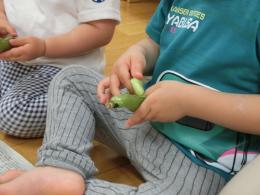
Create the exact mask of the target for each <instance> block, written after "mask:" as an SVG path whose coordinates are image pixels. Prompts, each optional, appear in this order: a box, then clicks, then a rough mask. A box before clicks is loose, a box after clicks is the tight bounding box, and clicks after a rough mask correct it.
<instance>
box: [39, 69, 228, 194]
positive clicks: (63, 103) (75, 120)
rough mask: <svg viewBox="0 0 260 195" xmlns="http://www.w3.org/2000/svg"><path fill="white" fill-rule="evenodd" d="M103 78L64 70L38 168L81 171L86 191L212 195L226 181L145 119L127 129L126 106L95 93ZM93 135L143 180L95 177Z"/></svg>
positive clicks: (53, 90) (52, 95)
mask: <svg viewBox="0 0 260 195" xmlns="http://www.w3.org/2000/svg"><path fill="white" fill-rule="evenodd" d="M101 79H102V76H101V75H100V74H98V73H96V72H94V71H92V70H90V69H87V68H85V67H81V66H73V67H66V68H64V69H63V70H62V71H61V72H60V73H58V75H57V76H56V77H55V78H54V80H53V81H52V82H51V85H50V89H49V94H48V96H49V99H48V101H49V102H48V111H47V113H48V114H47V124H46V125H47V128H46V134H45V137H44V142H43V145H42V147H41V148H40V150H39V152H38V154H39V161H38V163H37V165H38V166H47V165H50V166H56V167H60V168H65V169H69V170H73V171H76V172H78V173H80V174H81V175H82V176H83V177H84V178H85V181H86V185H87V188H86V189H87V190H86V192H85V194H86V195H101V194H109V195H119V194H121V195H124V194H129V195H157V194H158V195H177V194H178V195H215V194H218V192H219V191H220V190H221V189H222V188H223V186H224V185H225V180H224V179H223V178H222V177H221V176H220V175H218V174H217V173H214V172H213V171H211V170H207V169H205V168H203V167H199V166H198V165H196V164H194V163H193V162H192V161H191V160H190V159H189V158H187V157H186V156H185V155H184V154H183V153H182V152H181V151H179V150H178V148H177V147H176V146H175V145H174V144H173V143H172V142H171V141H169V140H168V139H167V138H166V137H164V136H163V135H162V134H160V133H159V132H157V131H156V130H155V129H153V128H152V126H151V125H150V123H149V122H147V123H144V124H141V125H137V126H134V127H132V128H130V129H125V127H124V123H125V120H126V119H127V118H128V117H129V116H130V115H131V113H130V112H129V111H127V110H126V109H122V108H120V109H114V110H109V109H107V108H106V107H105V106H104V105H103V104H100V103H99V101H98V99H97V97H96V86H97V83H98V82H99V80H101ZM94 138H96V139H97V140H99V141H100V142H102V143H104V144H106V145H108V146H109V147H111V148H112V149H114V150H116V151H117V152H119V153H120V154H122V155H124V156H125V157H127V158H128V159H129V160H130V161H131V163H132V164H133V166H135V168H136V169H137V171H138V172H139V173H140V174H141V175H142V176H143V178H144V180H145V182H144V183H143V184H141V185H140V186H138V187H133V186H128V185H124V184H117V183H111V182H108V181H103V180H99V179H95V178H94V176H93V174H94V173H95V172H96V171H97V169H96V167H95V165H94V162H93V161H92V159H91V158H90V156H89V152H90V150H91V148H92V141H93V139H94Z"/></svg>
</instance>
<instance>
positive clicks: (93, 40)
mask: <svg viewBox="0 0 260 195" xmlns="http://www.w3.org/2000/svg"><path fill="white" fill-rule="evenodd" d="M116 24H117V22H116V21H114V20H97V21H94V22H90V23H82V24H80V25H79V26H77V27H76V28H74V29H73V30H72V31H70V32H68V33H64V34H61V35H57V36H53V37H49V38H47V39H46V40H43V39H40V38H37V37H32V36H28V37H18V38H16V39H12V40H10V44H11V45H12V46H13V48H12V49H11V50H9V51H7V52H4V53H1V54H0V58H1V59H7V60H15V61H28V60H32V59H35V58H37V57H42V56H45V57H49V58H64V57H74V56H79V55H82V54H84V53H86V52H88V51H90V50H92V49H95V48H98V47H101V46H104V45H106V44H107V43H108V42H109V41H110V40H111V38H112V35H113V33H114V29H115V26H116Z"/></svg>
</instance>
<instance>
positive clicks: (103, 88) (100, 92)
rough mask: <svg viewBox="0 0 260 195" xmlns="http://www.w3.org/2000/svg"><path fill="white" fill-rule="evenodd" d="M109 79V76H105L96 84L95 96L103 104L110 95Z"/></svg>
mask: <svg viewBox="0 0 260 195" xmlns="http://www.w3.org/2000/svg"><path fill="white" fill-rule="evenodd" d="M109 85H110V81H109V78H108V77H107V78H105V79H103V80H101V81H100V82H99V83H98V86H97V97H98V99H99V101H100V102H101V103H102V104H105V103H106V102H107V101H108V99H109V96H110V92H109Z"/></svg>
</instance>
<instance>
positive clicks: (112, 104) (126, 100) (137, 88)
mask: <svg viewBox="0 0 260 195" xmlns="http://www.w3.org/2000/svg"><path fill="white" fill-rule="evenodd" d="M131 84H132V87H133V89H134V93H135V94H129V93H123V94H120V95H118V96H114V97H112V98H111V99H110V101H109V103H108V104H107V107H108V108H121V107H125V108H127V109H129V110H130V111H132V112H134V111H135V110H136V109H137V108H138V107H139V106H140V105H141V103H142V102H143V101H144V99H145V95H144V88H143V82H142V81H140V80H138V79H136V78H132V79H131Z"/></svg>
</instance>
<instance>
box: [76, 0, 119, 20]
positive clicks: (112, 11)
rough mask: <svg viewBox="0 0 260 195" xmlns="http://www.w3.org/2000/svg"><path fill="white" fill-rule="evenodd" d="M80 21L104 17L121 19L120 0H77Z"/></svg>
mask: <svg viewBox="0 0 260 195" xmlns="http://www.w3.org/2000/svg"><path fill="white" fill-rule="evenodd" d="M75 2H76V4H77V9H78V20H79V22H90V21H95V20H102V19H112V20H116V21H118V22H119V21H120V0H75Z"/></svg>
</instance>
